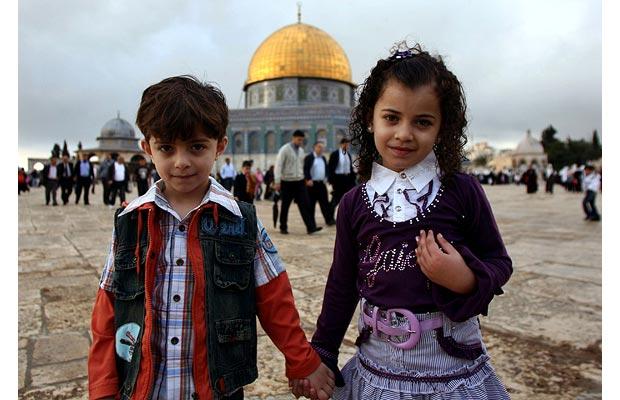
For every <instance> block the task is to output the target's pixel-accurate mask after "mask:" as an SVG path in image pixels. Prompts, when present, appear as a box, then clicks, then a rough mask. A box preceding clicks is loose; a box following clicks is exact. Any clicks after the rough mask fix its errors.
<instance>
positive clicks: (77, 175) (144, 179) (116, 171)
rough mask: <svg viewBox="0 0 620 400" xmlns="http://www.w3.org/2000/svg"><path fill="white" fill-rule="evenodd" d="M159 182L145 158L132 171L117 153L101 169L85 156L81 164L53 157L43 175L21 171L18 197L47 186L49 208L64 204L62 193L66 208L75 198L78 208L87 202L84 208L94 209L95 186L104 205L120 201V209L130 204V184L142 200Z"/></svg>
mask: <svg viewBox="0 0 620 400" xmlns="http://www.w3.org/2000/svg"><path fill="white" fill-rule="evenodd" d="M158 179H159V177H158V176H157V171H156V170H155V168H153V167H152V166H149V165H147V162H146V159H144V158H139V160H138V165H137V166H135V167H134V168H130V166H128V165H127V164H126V163H125V159H124V157H123V156H120V155H118V154H117V153H111V154H107V155H106V156H105V158H104V159H103V160H102V161H101V162H100V163H99V165H95V164H94V163H93V162H91V161H90V159H89V155H88V154H86V153H82V155H81V156H80V159H79V160H75V159H70V158H69V155H68V154H63V155H62V157H61V158H60V159H59V158H58V157H56V156H52V157H51V158H50V160H49V162H48V163H47V164H45V165H44V167H43V169H42V170H41V172H39V171H37V170H36V169H34V168H33V169H32V171H31V172H30V173H28V174H26V172H25V170H24V169H23V168H18V194H21V193H22V192H27V191H30V187H39V186H43V187H44V189H45V205H47V206H49V205H50V203H51V205H52V206H57V205H59V204H60V202H59V201H58V191H59V189H60V201H62V205H67V204H69V203H70V202H71V195H72V194H74V196H75V197H74V203H75V204H79V203H80V199H83V204H84V205H90V198H89V194H94V193H95V185H96V184H101V186H102V198H103V204H104V205H107V206H108V207H110V208H113V207H114V205H115V203H116V198H117V197H118V198H119V202H118V204H119V205H122V204H126V193H131V188H130V182H133V183H134V184H135V186H136V187H137V190H138V195H139V196H141V195H143V194H144V193H146V191H147V190H148V188H149V186H151V183H152V182H154V181H157V180H158Z"/></svg>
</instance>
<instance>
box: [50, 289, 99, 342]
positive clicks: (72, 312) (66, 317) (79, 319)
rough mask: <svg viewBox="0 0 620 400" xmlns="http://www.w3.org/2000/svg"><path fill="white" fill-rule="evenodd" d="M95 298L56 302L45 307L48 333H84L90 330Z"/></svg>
mask: <svg viewBox="0 0 620 400" xmlns="http://www.w3.org/2000/svg"><path fill="white" fill-rule="evenodd" d="M94 299H95V297H94V296H93V300H91V301H56V302H53V303H49V304H46V305H45V317H46V321H47V330H48V331H49V333H60V332H75V331H80V332H82V331H83V332H85V331H87V330H88V329H89V328H90V317H91V314H92V311H93V304H94V302H95V300H94Z"/></svg>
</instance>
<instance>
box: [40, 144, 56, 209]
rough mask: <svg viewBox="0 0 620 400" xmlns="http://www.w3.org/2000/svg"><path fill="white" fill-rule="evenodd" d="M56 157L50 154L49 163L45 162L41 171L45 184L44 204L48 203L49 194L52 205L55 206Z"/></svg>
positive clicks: (47, 204)
mask: <svg viewBox="0 0 620 400" xmlns="http://www.w3.org/2000/svg"><path fill="white" fill-rule="evenodd" d="M57 163H58V158H56V156H52V158H51V159H50V162H49V164H45V167H43V171H42V172H41V180H42V183H43V185H44V186H45V205H46V206H49V205H50V194H51V195H52V200H53V202H52V205H54V206H57V205H58V202H57V201H56V191H57V190H58V177H59V172H58V165H56V164H57Z"/></svg>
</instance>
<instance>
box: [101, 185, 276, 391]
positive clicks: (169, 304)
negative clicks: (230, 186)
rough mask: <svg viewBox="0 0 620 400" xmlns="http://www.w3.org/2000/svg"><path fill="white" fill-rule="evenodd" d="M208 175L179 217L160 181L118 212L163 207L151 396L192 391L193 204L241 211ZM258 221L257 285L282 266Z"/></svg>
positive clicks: (106, 276)
mask: <svg viewBox="0 0 620 400" xmlns="http://www.w3.org/2000/svg"><path fill="white" fill-rule="evenodd" d="M210 179H211V185H210V186H209V190H208V191H207V193H206V194H205V196H204V198H203V199H202V201H201V203H200V204H199V205H198V206H196V208H194V209H193V210H192V211H191V212H189V213H188V215H187V216H185V218H183V219H181V217H180V216H179V215H178V214H177V212H176V211H174V210H173V209H172V207H171V206H170V204H169V203H168V200H167V199H166V197H165V196H164V195H163V193H162V192H161V190H160V188H159V182H158V183H157V184H155V185H153V186H151V188H150V189H149V190H148V191H147V192H146V193H145V194H144V195H143V196H140V197H138V198H137V199H135V200H133V201H132V202H131V203H130V204H129V205H128V206H127V208H126V209H125V210H124V211H123V212H122V213H121V215H123V214H126V213H128V212H131V211H132V210H135V209H136V208H138V207H139V206H141V205H143V204H145V203H149V202H153V203H155V205H156V206H157V207H159V208H160V209H161V210H162V211H165V212H162V213H161V218H160V227H161V232H162V239H163V243H162V249H163V251H162V252H161V253H160V254H159V259H158V261H157V270H156V274H155V286H154V293H153V294H152V301H153V304H152V306H153V312H154V321H153V322H154V323H153V334H152V337H151V341H152V343H153V363H154V364H153V365H154V368H155V381H154V386H153V392H152V398H153V399H179V398H183V399H184V398H189V397H190V395H191V394H192V393H193V392H194V382H193V375H192V361H193V350H194V349H193V347H194V340H193V328H192V319H191V313H192V293H193V288H194V276H193V274H192V272H191V271H192V267H193V266H192V265H191V263H190V260H189V258H188V254H187V227H188V225H189V221H190V220H191V217H192V215H193V213H194V212H195V211H196V209H198V208H199V207H200V206H201V205H202V204H206V203H208V202H210V201H212V202H215V203H217V204H218V205H221V206H223V207H225V208H226V209H227V210H229V211H230V212H232V213H233V214H235V215H237V216H241V211H240V210H239V206H238V205H237V203H236V201H235V200H234V198H233V197H232V195H231V194H230V192H228V191H227V190H226V189H224V188H223V187H222V186H221V185H220V184H218V183H217V182H216V181H215V179H213V178H210ZM160 182H161V181H160ZM257 225H258V234H257V238H256V243H257V251H256V257H255V259H254V276H255V278H256V285H257V286H262V285H264V284H266V283H268V282H269V281H270V280H272V279H273V278H275V277H277V276H278V275H279V274H280V273H282V272H283V271H284V265H283V264H282V261H281V259H280V257H279V255H278V252H277V250H276V248H275V246H274V245H273V243H272V242H271V239H270V238H269V235H268V234H267V231H266V230H265V227H264V226H263V224H262V223H261V222H260V220H257ZM114 241H115V235H114V231H113V232H112V242H111V244H110V251H109V253H108V257H107V260H106V263H105V267H104V269H103V273H102V275H101V280H100V283H99V285H100V287H101V288H102V289H104V290H107V291H112V273H113V271H114Z"/></svg>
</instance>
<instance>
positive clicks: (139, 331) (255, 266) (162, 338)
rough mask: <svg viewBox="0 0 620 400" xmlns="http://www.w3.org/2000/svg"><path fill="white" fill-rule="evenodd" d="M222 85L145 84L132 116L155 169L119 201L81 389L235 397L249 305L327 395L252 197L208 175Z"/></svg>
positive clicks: (217, 144) (250, 333) (222, 108)
mask: <svg viewBox="0 0 620 400" xmlns="http://www.w3.org/2000/svg"><path fill="white" fill-rule="evenodd" d="M227 124H228V108H227V107H226V102H225V99H224V96H223V94H222V93H221V92H220V91H219V90H218V89H216V88H214V87H213V86H210V85H208V84H204V83H201V82H199V81H198V80H196V79H195V78H193V77H190V76H180V77H173V78H168V79H165V80H163V81H161V82H160V83H158V84H155V85H153V86H150V87H149V88H147V89H146V90H145V91H144V93H143V95H142V101H141V103H140V108H139V110H138V115H137V125H138V127H139V128H140V130H141V131H142V132H143V133H144V139H143V140H142V141H141V146H142V148H143V149H144V151H145V152H146V153H147V154H149V155H150V156H151V157H152V160H153V163H154V164H155V166H156V168H157V171H158V173H159V175H160V176H161V179H162V180H161V181H160V182H159V183H158V184H157V185H153V186H152V187H151V188H150V189H149V190H148V191H147V192H146V193H145V194H144V195H143V196H140V197H138V198H137V199H135V200H134V201H132V202H131V203H130V204H129V205H128V206H127V207H126V208H124V209H122V208H121V209H119V210H118V211H117V212H116V215H115V219H114V231H113V235H112V244H111V247H110V253H109V255H108V259H107V261H106V265H105V267H104V270H103V274H102V276H101V282H100V289H99V291H98V293H97V299H96V301H95V306H94V309H93V314H92V324H91V330H92V335H93V343H92V345H91V348H90V354H89V359H88V377H89V378H88V380H89V395H90V398H91V399H101V398H120V399H160V398H165V399H190V398H191V399H242V398H243V386H244V385H246V384H249V383H251V382H253V381H254V380H255V379H256V377H257V375H258V372H257V366H256V341H257V340H256V335H257V334H256V316H258V318H259V320H260V322H261V326H262V327H263V329H264V330H265V332H266V333H267V334H268V335H269V337H270V338H271V340H272V341H273V342H274V343H275V345H276V346H277V347H278V349H280V351H282V353H283V354H284V357H285V359H286V375H287V377H288V378H289V379H296V378H302V377H307V378H308V380H309V381H310V382H311V383H312V385H313V387H314V389H315V390H316V395H317V396H318V397H319V398H321V399H327V398H328V397H329V395H331V391H332V389H333V386H334V376H333V373H332V372H331V371H329V369H328V368H327V367H326V366H325V365H324V364H322V363H321V360H320V358H319V357H318V355H317V354H316V353H315V352H314V350H312V348H311V347H310V346H309V344H308V342H307V340H306V336H305V334H304V332H303V331H302V329H301V327H300V320H299V315H298V313H297V310H296V309H295V304H294V300H293V295H292V291H291V286H290V283H289V280H288V277H287V274H286V271H285V270H284V266H283V265H282V261H281V260H280V258H279V256H278V254H277V251H276V249H275V247H274V245H273V243H272V242H271V240H270V239H269V236H268V235H267V233H266V231H265V228H264V227H263V225H262V224H261V222H260V221H259V220H258V219H257V218H256V213H255V209H254V206H252V205H250V204H245V203H242V202H236V201H235V200H234V199H233V197H232V195H231V194H230V192H228V191H227V190H226V189H224V188H223V187H222V186H220V185H219V184H218V183H217V182H216V181H215V179H212V178H210V177H209V173H210V172H211V169H212V167H213V164H214V162H215V160H216V159H217V158H218V157H219V156H220V155H221V154H222V153H223V152H224V149H225V148H226V144H227V138H226V136H225V135H226V126H227Z"/></svg>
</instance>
